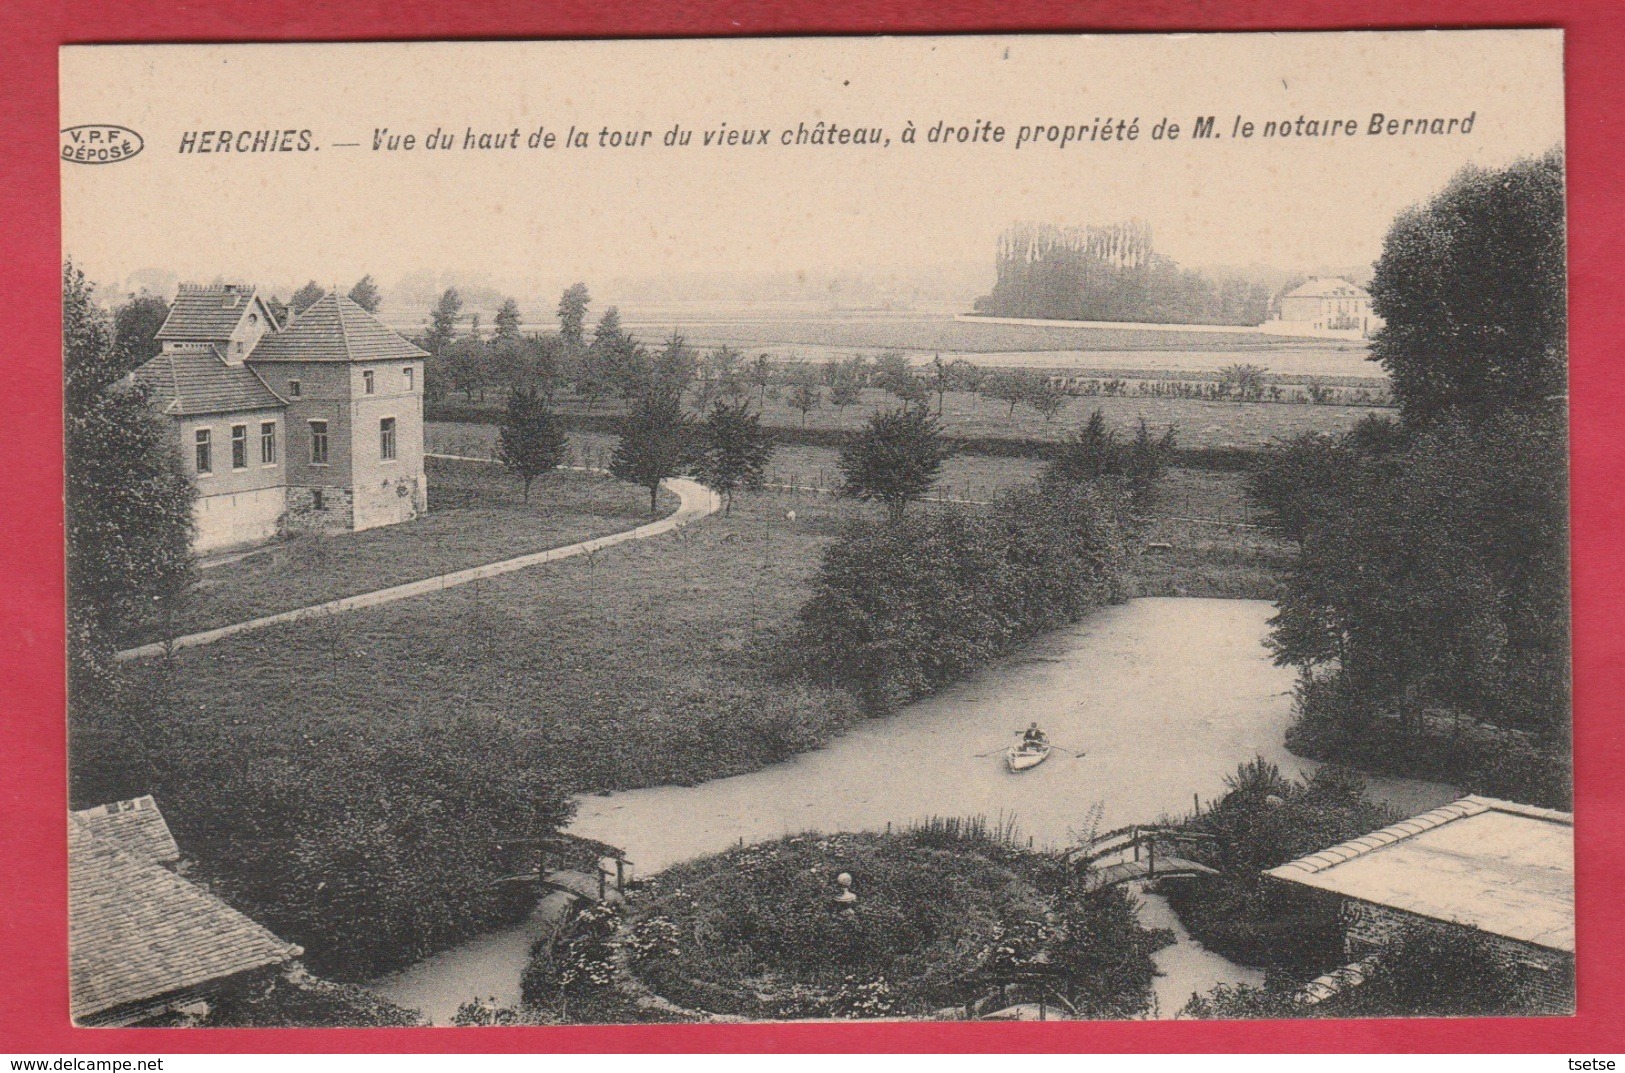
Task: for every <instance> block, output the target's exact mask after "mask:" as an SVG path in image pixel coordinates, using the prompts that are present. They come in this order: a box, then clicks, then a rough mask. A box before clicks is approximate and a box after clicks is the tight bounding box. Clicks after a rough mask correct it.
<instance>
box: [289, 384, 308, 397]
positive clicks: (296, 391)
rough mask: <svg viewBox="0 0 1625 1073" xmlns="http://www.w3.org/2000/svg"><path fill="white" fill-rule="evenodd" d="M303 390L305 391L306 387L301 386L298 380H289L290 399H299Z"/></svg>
mask: <svg viewBox="0 0 1625 1073" xmlns="http://www.w3.org/2000/svg"><path fill="white" fill-rule="evenodd" d="M303 390H304V385H303V384H301V383H300V382H299V381H297V380H289V381H288V398H290V399H297V398H298V397H299V395H300V392H302V391H303Z"/></svg>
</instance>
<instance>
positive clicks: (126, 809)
mask: <svg viewBox="0 0 1625 1073" xmlns="http://www.w3.org/2000/svg"><path fill="white" fill-rule="evenodd" d="M73 816H74V819H76V820H78V821H79V822H80V823H82V824H84V825H85V827H87V828H88V829H89V830H90V833H91V834H93V835H95V836H96V837H97V838H102V839H106V840H107V841H109V842H112V843H114V844H115V845H117V846H119V847H120V848H121V849H124V850H127V851H129V852H131V853H135V854H137V855H138V856H141V857H145V858H146V859H147V860H149V861H155V862H157V863H158V864H174V863H175V862H176V861H178V860H180V859H181V849H180V847H179V846H177V845H175V836H174V835H172V834H170V833H169V824H167V823H165V822H164V814H163V813H162V812H159V811H158V802H156V801H154V800H153V799H152V795H151V794H148V795H147V796H145V797H136V798H132V799H131V800H129V801H114V802H113V803H112V804H110V805H97V806H96V807H95V808H87V809H83V810H81V811H79V812H75V813H74V814H73Z"/></svg>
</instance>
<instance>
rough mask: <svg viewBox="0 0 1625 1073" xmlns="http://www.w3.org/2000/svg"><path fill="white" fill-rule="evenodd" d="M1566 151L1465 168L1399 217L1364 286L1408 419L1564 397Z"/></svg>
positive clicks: (1376, 353) (1379, 354) (1376, 349)
mask: <svg viewBox="0 0 1625 1073" xmlns="http://www.w3.org/2000/svg"><path fill="white" fill-rule="evenodd" d="M1565 252H1566V247H1565V245H1564V201H1563V153H1562V151H1561V150H1558V149H1554V150H1552V151H1551V152H1549V153H1547V154H1546V155H1544V156H1542V157H1539V158H1537V159H1530V160H1522V161H1519V162H1517V163H1515V164H1512V165H1511V166H1510V167H1507V168H1504V169H1501V170H1497V171H1490V170H1485V169H1482V168H1477V167H1471V166H1470V167H1467V168H1464V169H1463V170H1462V171H1460V172H1458V173H1457V174H1456V176H1455V178H1453V179H1451V181H1450V183H1449V185H1448V186H1446V187H1445V188H1444V190H1443V191H1442V192H1441V193H1440V194H1438V196H1436V197H1434V198H1433V199H1432V200H1431V201H1429V202H1428V203H1427V204H1425V205H1421V206H1419V207H1416V208H1412V209H1408V210H1406V211H1405V212H1403V213H1401V214H1400V215H1399V218H1398V219H1397V220H1395V221H1394V225H1393V227H1392V228H1391V229H1390V230H1389V232H1388V237H1387V238H1386V239H1385V240H1384V242H1383V250H1382V256H1381V257H1380V258H1379V259H1378V261H1377V264H1376V273H1375V275H1374V276H1373V278H1372V281H1371V301H1372V307H1373V309H1375V311H1376V312H1377V314H1378V315H1379V316H1381V317H1383V318H1384V320H1385V321H1386V322H1387V323H1386V326H1385V327H1383V328H1382V330H1381V331H1379V332H1378V333H1377V335H1376V337H1375V339H1374V340H1373V341H1372V345H1371V357H1372V358H1373V359H1374V360H1376V361H1380V362H1381V363H1382V364H1383V366H1384V367H1385V368H1386V369H1387V370H1388V374H1389V376H1390V377H1391V379H1392V382H1393V391H1394V397H1395V398H1396V399H1397V400H1398V402H1399V406H1400V412H1401V414H1402V415H1403V416H1404V418H1405V420H1406V421H1407V422H1413V423H1414V422H1416V421H1418V420H1424V419H1426V418H1428V417H1430V416H1432V415H1434V414H1437V413H1440V412H1442V411H1444V410H1447V409H1451V408H1461V409H1463V410H1465V411H1467V412H1470V413H1475V414H1483V413H1489V412H1493V411H1496V410H1500V409H1503V408H1505V407H1507V406H1509V405H1517V404H1540V403H1543V402H1545V401H1547V400H1549V399H1552V398H1554V397H1556V396H1561V395H1562V394H1563V392H1564V390H1565V388H1566V380H1567V359H1568V348H1567V331H1568V315H1567V286H1566V278H1565V274H1564V258H1565Z"/></svg>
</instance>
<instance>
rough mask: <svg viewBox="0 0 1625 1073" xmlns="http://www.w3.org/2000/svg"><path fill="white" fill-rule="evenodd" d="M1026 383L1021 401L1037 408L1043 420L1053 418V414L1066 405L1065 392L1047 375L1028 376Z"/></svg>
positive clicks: (1051, 419)
mask: <svg viewBox="0 0 1625 1073" xmlns="http://www.w3.org/2000/svg"><path fill="white" fill-rule="evenodd" d="M1026 384H1027V390H1026V392H1025V396H1024V398H1023V399H1022V401H1023V402H1025V403H1026V404H1027V405H1028V406H1031V407H1032V408H1033V409H1035V410H1037V411H1038V412H1039V414H1041V415H1042V416H1043V418H1044V420H1045V421H1053V420H1055V415H1056V414H1058V413H1060V412H1061V410H1062V408H1063V407H1065V406H1066V399H1067V395H1066V392H1064V391H1062V390H1061V389H1060V388H1059V387H1058V386H1056V384H1055V382H1054V381H1053V380H1051V379H1050V378H1049V377H1047V376H1032V377H1029V378H1027V381H1026Z"/></svg>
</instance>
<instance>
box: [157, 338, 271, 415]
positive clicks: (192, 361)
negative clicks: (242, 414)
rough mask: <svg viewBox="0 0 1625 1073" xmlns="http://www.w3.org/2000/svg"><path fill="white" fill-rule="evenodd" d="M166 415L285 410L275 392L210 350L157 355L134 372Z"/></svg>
mask: <svg viewBox="0 0 1625 1073" xmlns="http://www.w3.org/2000/svg"><path fill="white" fill-rule="evenodd" d="M135 379H136V382H137V383H139V384H142V385H144V386H145V387H146V388H147V389H148V390H149V391H150V392H152V397H153V400H154V401H155V402H156V403H157V404H158V407H159V409H161V410H163V412H164V413H168V414H219V413H227V412H230V411H233V410H263V409H266V408H267V407H273V406H284V405H286V403H285V402H284V401H283V400H282V398H281V397H279V396H278V395H277V393H276V392H274V391H272V390H271V389H270V388H268V387H266V386H265V381H264V380H261V379H260V378H259V374H258V373H256V372H255V371H254V370H253V369H250V368H248V367H247V366H246V365H232V364H231V363H229V362H227V361H226V360H225V359H224V358H222V357H221V356H220V353H219V351H217V350H215V349H214V348H213V347H207V348H200V349H197V350H173V351H168V352H166V353H163V354H159V355H158V356H157V357H156V358H153V359H152V360H151V361H149V362H147V363H146V364H145V365H143V366H141V368H139V369H137V370H136V371H135Z"/></svg>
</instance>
